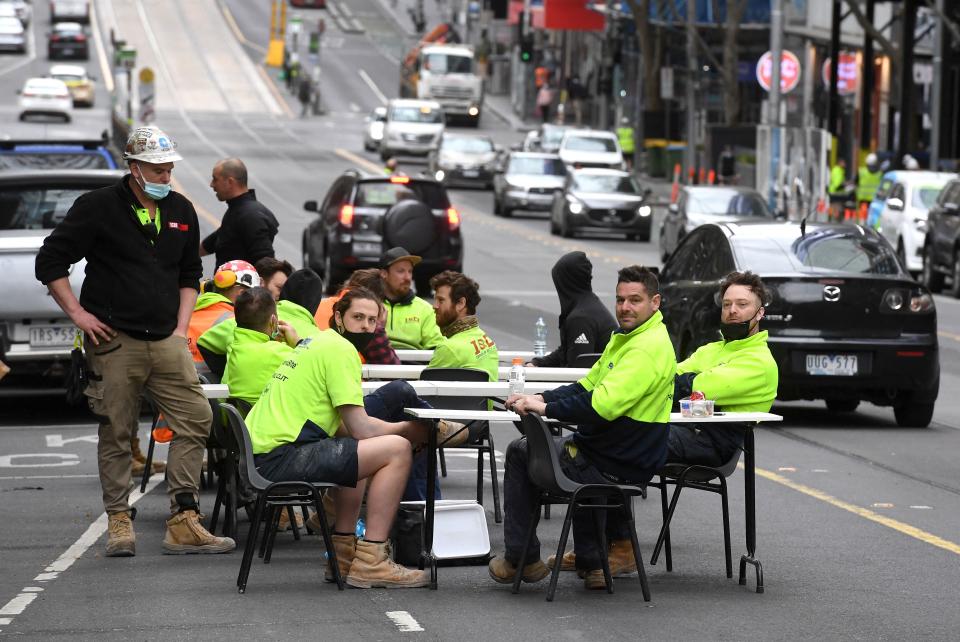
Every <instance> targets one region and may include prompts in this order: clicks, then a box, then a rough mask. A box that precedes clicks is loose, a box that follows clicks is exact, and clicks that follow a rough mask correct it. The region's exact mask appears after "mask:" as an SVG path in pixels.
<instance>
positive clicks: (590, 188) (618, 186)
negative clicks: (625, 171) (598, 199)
mask: <svg viewBox="0 0 960 642" xmlns="http://www.w3.org/2000/svg"><path fill="white" fill-rule="evenodd" d="M574 189H576V190H578V191H581V192H598V193H613V192H618V193H621V194H639V193H640V186H639V185H637V182H636V181H635V180H633V179H632V178H631V177H629V176H615V175H614V176H606V175H597V174H581V175H580V176H577V177H576V179H574Z"/></svg>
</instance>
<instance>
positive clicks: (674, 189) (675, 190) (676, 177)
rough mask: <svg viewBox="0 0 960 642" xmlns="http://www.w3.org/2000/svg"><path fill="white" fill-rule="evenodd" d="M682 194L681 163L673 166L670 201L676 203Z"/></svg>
mask: <svg viewBox="0 0 960 642" xmlns="http://www.w3.org/2000/svg"><path fill="white" fill-rule="evenodd" d="M679 195H680V163H677V164H676V165H674V166H673V185H672V186H671V187H670V202H671V203H676V202H677V197H678V196H679Z"/></svg>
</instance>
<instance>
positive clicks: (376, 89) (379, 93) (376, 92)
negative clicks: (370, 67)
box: [357, 69, 387, 105]
mask: <svg viewBox="0 0 960 642" xmlns="http://www.w3.org/2000/svg"><path fill="white" fill-rule="evenodd" d="M357 74H359V76H360V79H361V80H362V81H363V82H364V83H366V85H367V87H369V88H370V91H372V92H373V93H374V95H375V96H376V97H377V100H379V101H380V102H382V103H383V104H384V105H386V104H387V97H386V96H385V95H384V94H383V92H382V91H380V88H379V87H377V83H375V82H373V78H371V77H370V74H368V73H367V72H365V71H364V70H363V69H360V70H358V71H357Z"/></svg>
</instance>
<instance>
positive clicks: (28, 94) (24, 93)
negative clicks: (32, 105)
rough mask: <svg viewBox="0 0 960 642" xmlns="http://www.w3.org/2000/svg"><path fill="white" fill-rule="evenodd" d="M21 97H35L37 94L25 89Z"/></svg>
mask: <svg viewBox="0 0 960 642" xmlns="http://www.w3.org/2000/svg"><path fill="white" fill-rule="evenodd" d="M23 97H24V98H36V97H37V94H35V93H33V92H32V91H25V92H23Z"/></svg>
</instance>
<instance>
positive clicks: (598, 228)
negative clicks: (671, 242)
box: [550, 168, 653, 241]
mask: <svg viewBox="0 0 960 642" xmlns="http://www.w3.org/2000/svg"><path fill="white" fill-rule="evenodd" d="M649 193H650V190H649V189H641V188H640V185H639V184H638V183H637V181H636V179H635V178H633V176H631V175H630V174H628V173H627V172H621V171H620V170H616V169H598V168H590V169H577V170H573V171H571V172H570V173H569V174H568V175H567V178H566V180H565V181H564V184H563V190H562V191H558V192H557V193H556V195H555V196H554V198H553V207H552V208H551V213H550V233H551V234H560V235H561V236H563V237H566V238H569V237H571V236H573V235H574V234H575V233H577V232H613V233H620V234H626V236H627V238H628V239H633V240H638V241H649V240H650V227H651V223H652V219H653V216H652V214H653V209H652V208H651V207H650V205H649V204H648V203H647V202H646V197H647V196H648V195H649Z"/></svg>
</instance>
